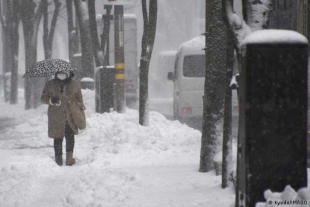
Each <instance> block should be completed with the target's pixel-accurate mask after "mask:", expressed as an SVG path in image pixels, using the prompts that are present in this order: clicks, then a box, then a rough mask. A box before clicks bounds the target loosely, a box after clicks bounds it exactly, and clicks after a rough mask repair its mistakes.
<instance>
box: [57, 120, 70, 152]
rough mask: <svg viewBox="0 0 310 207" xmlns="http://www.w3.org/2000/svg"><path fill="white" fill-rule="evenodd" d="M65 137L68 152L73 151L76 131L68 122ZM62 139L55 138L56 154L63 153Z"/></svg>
mask: <svg viewBox="0 0 310 207" xmlns="http://www.w3.org/2000/svg"><path fill="white" fill-rule="evenodd" d="M65 138H66V152H73V149H74V132H73V130H72V129H71V127H70V125H69V124H68V122H66V128H65ZM62 142H63V138H62V139H54V150H55V156H61V155H62Z"/></svg>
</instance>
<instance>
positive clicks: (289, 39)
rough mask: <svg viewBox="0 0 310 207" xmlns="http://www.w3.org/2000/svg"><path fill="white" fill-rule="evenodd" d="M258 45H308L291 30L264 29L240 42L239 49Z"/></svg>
mask: <svg viewBox="0 0 310 207" xmlns="http://www.w3.org/2000/svg"><path fill="white" fill-rule="evenodd" d="M259 43H273V44H277V43H287V44H296V43H299V44H308V40H307V38H306V37H305V36H303V35H302V34H300V33H298V32H295V31H292V30H276V29H266V30H259V31H256V32H253V33H251V34H250V35H248V36H247V37H246V38H245V39H244V40H243V41H242V42H241V47H242V46H244V45H247V44H259Z"/></svg>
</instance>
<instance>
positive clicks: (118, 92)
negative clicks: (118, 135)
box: [114, 5, 126, 113]
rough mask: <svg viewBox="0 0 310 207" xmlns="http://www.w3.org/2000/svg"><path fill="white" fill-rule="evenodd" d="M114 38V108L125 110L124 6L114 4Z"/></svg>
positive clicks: (122, 111)
mask: <svg viewBox="0 0 310 207" xmlns="http://www.w3.org/2000/svg"><path fill="white" fill-rule="evenodd" d="M114 18H115V21H114V39H115V76H114V77H115V102H114V109H116V111H117V112H119V113H124V112H125V109H126V108H125V106H126V103H125V87H124V85H125V64H124V7H123V6H122V5H115V6H114Z"/></svg>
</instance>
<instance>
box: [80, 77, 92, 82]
mask: <svg viewBox="0 0 310 207" xmlns="http://www.w3.org/2000/svg"><path fill="white" fill-rule="evenodd" d="M81 82H94V79H92V78H89V77H85V78H82V79H81Z"/></svg>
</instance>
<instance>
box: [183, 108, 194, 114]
mask: <svg viewBox="0 0 310 207" xmlns="http://www.w3.org/2000/svg"><path fill="white" fill-rule="evenodd" d="M182 113H183V114H191V113H192V107H183V108H182Z"/></svg>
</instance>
